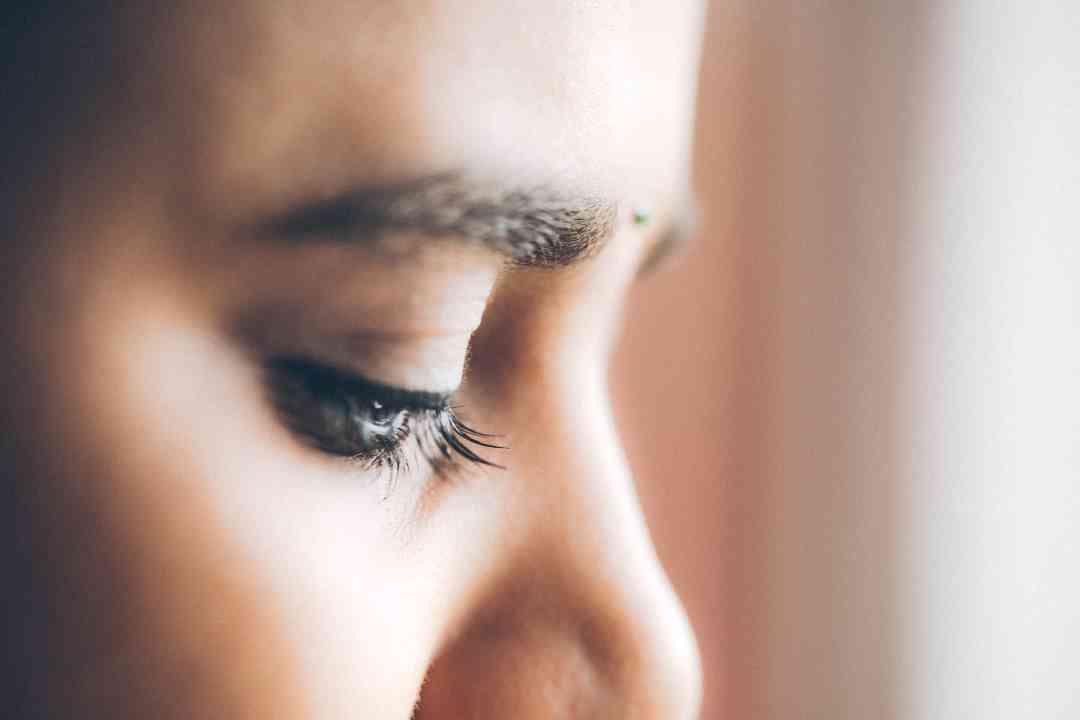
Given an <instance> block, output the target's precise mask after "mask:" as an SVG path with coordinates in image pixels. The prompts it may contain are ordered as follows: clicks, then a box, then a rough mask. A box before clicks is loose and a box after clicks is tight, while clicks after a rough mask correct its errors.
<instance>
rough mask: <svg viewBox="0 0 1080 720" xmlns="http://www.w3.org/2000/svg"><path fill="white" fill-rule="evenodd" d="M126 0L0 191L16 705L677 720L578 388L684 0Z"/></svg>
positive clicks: (628, 225)
mask: <svg viewBox="0 0 1080 720" xmlns="http://www.w3.org/2000/svg"><path fill="white" fill-rule="evenodd" d="M146 5H148V6H153V7H154V8H156V9H154V10H151V9H146V8H143V9H139V8H135V9H132V10H131V11H129V12H126V13H124V14H123V16H116V17H110V18H108V19H107V20H105V19H101V18H98V19H97V21H96V22H95V23H93V24H92V26H91V27H88V29H87V30H86V34H87V38H89V39H88V40H87V41H86V42H85V46H80V47H75V48H74V49H72V48H70V47H69V48H67V49H65V51H64V52H65V57H69V59H68V60H65V62H71V63H74V64H78V65H80V66H81V67H75V66H74V65H73V66H72V68H71V70H70V74H69V77H72V78H77V79H78V82H77V83H75V84H77V85H78V87H73V88H70V89H67V90H65V93H64V95H65V97H64V98H60V99H56V100H55V102H56V103H58V107H62V113H63V117H60V118H58V119H54V120H52V121H50V123H48V127H49V133H50V135H49V137H48V138H40V139H39V140H38V142H40V143H42V144H43V146H47V147H44V149H42V150H41V151H40V154H35V152H37V151H35V152H32V153H26V154H27V155H28V156H31V157H32V159H33V163H32V164H33V168H34V169H33V172H32V173H31V174H30V175H28V176H27V180H26V183H25V184H24V185H23V187H22V189H21V192H22V194H21V195H19V194H16V195H14V196H10V197H9V198H8V200H7V202H9V203H10V204H11V205H10V210H9V215H12V216H17V217H18V227H19V232H20V235H19V236H18V238H17V239H16V240H15V241H14V242H13V243H12V246H11V247H10V248H9V249H8V250H5V251H4V252H5V253H6V255H5V257H10V260H5V262H7V263H8V264H9V265H8V266H9V267H10V268H13V269H12V270H11V271H10V272H9V277H10V278H11V282H10V283H9V288H8V289H7V290H6V292H7V293H8V295H7V296H6V298H7V299H8V302H6V306H7V310H6V311H5V312H6V313H7V316H6V319H5V324H4V326H3V327H4V329H5V333H4V339H3V340H2V341H0V342H2V343H4V345H5V347H3V357H4V358H5V362H7V363H8V366H9V367H8V368H7V370H8V372H7V377H6V378H5V383H7V384H6V385H5V387H4V393H5V400H4V405H5V406H4V408H3V415H2V417H3V419H4V421H5V425H6V427H5V428H4V430H5V449H4V452H5V455H4V458H5V459H4V462H5V463H6V465H7V466H8V467H7V470H8V471H9V472H10V473H11V474H12V475H13V476H14V477H15V480H16V489H17V512H18V521H17V522H18V529H17V533H18V537H19V538H20V540H21V542H22V543H23V547H24V549H25V550H26V552H27V556H28V557H29V558H30V562H31V570H30V575H31V577H32V581H33V586H32V589H33V593H34V594H33V601H32V602H30V603H28V604H27V608H26V613H27V614H26V617H25V619H24V620H23V625H24V632H25V635H26V638H27V642H28V643H29V644H30V646H31V647H32V649H33V655H32V657H31V658H30V659H27V660H26V663H27V665H28V666H29V668H30V670H31V674H32V675H33V677H34V680H35V684H34V692H35V693H36V698H37V699H36V702H37V703H39V704H38V708H39V710H45V711H51V712H55V713H57V714H60V715H64V714H65V713H71V714H77V715H78V716H79V717H109V718H128V717H130V718H136V717H138V718H144V717H156V718H162V717H168V718H172V717H176V718H193V717H203V718H240V717H251V718H301V717H304V718H309V717H310V718H354V717H355V718H409V717H410V714H412V713H415V715H416V717H419V718H425V719H426V718H432V719H435V718H442V717H454V718H486V717H492V718H504V719H505V718H515V719H526V718H533V717H535V718H552V717H575V718H576V717H590V718H591V717H597V718H601V717H605V718H606V717H611V718H630V717H633V718H687V717H691V716H693V715H694V714H695V712H696V706H697V702H698V696H699V677H698V672H699V671H698V668H697V659H696V653H695V648H694V642H693V639H692V636H691V634H690V631H689V629H688V626H687V623H686V619H685V617H684V614H683V612H682V610H681V608H680V607H679V604H678V602H677V600H676V598H675V597H674V594H673V592H672V590H671V588H670V586H669V585H668V583H667V580H666V579H665V577H664V573H663V571H662V569H661V568H660V566H659V565H658V563H657V560H656V557H655V555H654V552H653V549H652V547H651V545H650V542H649V538H648V535H647V532H646V528H645V525H644V523H643V520H642V516H641V513H640V511H639V508H638V506H637V504H636V500H635V497H634V490H633V479H632V477H631V475H630V473H629V472H628V470H627V467H626V464H625V460H624V458H623V455H622V453H621V451H620V449H619V445H618V441H617V438H616V436H615V433H614V430H613V424H612V418H611V414H610V409H609V405H608V399H607V392H606V387H605V385H606V380H605V376H606V366H607V362H608V357H609V354H610V351H611V347H612V342H613V340H614V338H615V336H616V334H617V332H618V328H619V325H620V323H621V322H622V319H621V318H620V308H621V305H622V300H623V296H624V295H625V293H626V292H627V290H628V289H629V288H630V286H631V284H632V283H633V282H634V280H635V278H636V277H637V276H638V275H639V273H640V269H641V268H642V267H643V266H644V265H647V264H649V263H650V261H651V259H652V258H654V257H655V256H656V255H657V254H658V253H662V252H663V250H664V247H665V246H666V245H667V244H668V243H669V242H670V239H671V238H672V237H674V236H675V228H677V227H678V226H679V225H680V224H681V221H682V216H681V214H682V211H683V208H684V207H685V205H686V204H685V197H684V195H685V189H686V170H687V149H688V147H687V146H688V139H689V131H690V120H691V113H692V104H693V103H692V101H693V89H694V88H693V85H694V76H695V63H696V59H697V46H698V31H699V24H700V19H701V18H700V8H699V7H698V6H697V3H696V2H692V1H688V2H672V1H671V0H666V1H664V2H659V1H658V2H615V1H608V0H601V1H599V2H596V1H589V2H586V1H584V0H580V1H579V0H559V1H558V2H556V1H554V0H544V2H536V1H535V0H522V1H521V2H516V1H515V2H507V1H506V0H461V1H460V2H458V1H449V0H409V1H408V2H395V3H383V2H373V1H367V2H335V1H333V0H325V1H317V2H313V1H312V0H288V1H283V2H265V1H263V2H260V1H258V0H249V1H246V2H229V3H215V2H205V3H204V2H194V1H192V2H186V3H179V4H177V3H170V4H168V5H169V7H170V9H169V10H167V11H166V10H164V9H163V8H164V6H165V4H162V5H158V4H156V3H147V4H146ZM58 112H61V111H58ZM630 320H631V321H632V318H631V319H630ZM672 411H677V409H674V410H673V409H672V408H657V409H656V412H657V413H658V414H661V413H669V412H672ZM481 433H488V434H490V435H488V434H481ZM487 445H496V446H505V447H504V448H497V447H487ZM493 464H495V465H499V466H502V467H496V466H494V465H493ZM671 482H678V478H671Z"/></svg>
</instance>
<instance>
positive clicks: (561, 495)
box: [417, 390, 701, 720]
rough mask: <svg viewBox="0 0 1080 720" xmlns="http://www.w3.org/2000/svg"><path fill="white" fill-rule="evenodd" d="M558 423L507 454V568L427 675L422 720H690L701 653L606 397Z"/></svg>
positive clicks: (576, 399)
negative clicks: (510, 463)
mask: <svg viewBox="0 0 1080 720" xmlns="http://www.w3.org/2000/svg"><path fill="white" fill-rule="evenodd" d="M537 407H538V405H533V408H534V411H535V409H536V408H537ZM557 409H558V408H557ZM561 410H562V411H563V412H558V413H557V414H558V417H557V418H556V417H550V418H548V420H547V421H546V422H545V423H544V426H546V427H549V428H551V427H555V428H559V429H558V430H557V431H553V432H550V433H546V434H545V436H544V438H543V439H542V440H537V441H535V442H531V441H530V440H529V439H528V438H520V439H516V440H515V443H514V452H513V460H514V468H517V469H516V470H514V471H513V472H512V477H510V478H507V479H506V481H507V482H509V483H511V484H512V487H513V491H512V492H511V493H510V495H511V500H510V502H509V503H508V505H507V513H508V518H509V519H508V528H509V530H508V532H507V544H506V546H505V547H504V548H502V549H501V550H502V551H503V552H505V555H506V561H505V563H504V564H503V565H502V567H501V570H500V571H499V572H497V573H495V574H494V576H493V577H491V578H490V579H489V580H488V582H487V583H486V586H485V587H484V588H482V590H481V591H479V592H478V594H477V599H476V601H475V602H474V603H473V604H472V605H471V607H470V610H469V611H468V613H467V619H466V620H465V622H463V623H462V627H461V629H460V631H459V632H458V633H456V635H455V638H454V639H453V640H452V641H451V642H450V643H449V645H448V646H447V647H446V649H445V650H444V652H443V653H442V654H441V655H440V656H439V657H438V658H437V659H436V661H435V662H434V663H433V665H432V667H431V668H430V671H429V673H428V678H427V680H426V682H425V684H424V687H423V690H422V693H421V699H420V704H419V706H418V710H417V717H418V718H420V719H421V720H442V719H443V718H475V719H477V720H482V719H483V718H503V719H505V718H516V719H520V720H528V719H530V718H545V719H550V718H620V719H621V718H636V719H637V718H639V719H641V720H650V719H653V718H656V719H660V718H663V719H664V720H669V719H670V720H683V719H689V718H693V717H696V715H697V713H698V706H699V702H700V695H701V674H700V668H699V659H698V653H697V647H696V644H695V642H694V638H693V634H692V632H691V630H690V626H689V623H688V621H687V618H686V615H685V613H684V611H683V610H682V607H681V605H680V604H679V602H678V600H677V598H676V596H675V593H674V591H673V589H672V588H671V586H670V584H669V582H668V580H667V578H666V576H665V574H664V572H663V570H662V569H661V567H660V564H659V562H658V560H657V558H656V555H655V552H654V549H653V547H652V544H651V541H650V540H649V536H648V531H647V529H646V526H645V522H644V519H643V517H642V515H641V511H640V509H639V506H638V503H637V499H636V496H635V493H634V491H633V482H632V478H631V476H630V473H629V472H628V469H627V466H626V463H625V460H624V458H623V455H622V451H621V448H620V447H619V445H618V443H617V441H616V436H615V432H614V429H613V424H612V422H611V420H610V416H609V413H608V411H607V402H606V399H605V398H604V397H603V391H602V390H600V391H596V392H594V393H593V397H583V396H582V395H581V394H580V393H577V392H573V393H569V394H568V395H567V398H566V401H565V402H564V403H563V404H562V408H561ZM537 421H538V418H537V416H536V414H535V412H534V414H533V415H532V416H531V417H530V422H531V423H533V424H534V426H535V423H537Z"/></svg>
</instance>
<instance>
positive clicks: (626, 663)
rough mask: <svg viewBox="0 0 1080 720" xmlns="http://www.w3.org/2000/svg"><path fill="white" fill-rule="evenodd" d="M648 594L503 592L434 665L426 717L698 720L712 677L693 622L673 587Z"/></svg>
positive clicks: (420, 712)
mask: <svg viewBox="0 0 1080 720" xmlns="http://www.w3.org/2000/svg"><path fill="white" fill-rule="evenodd" d="M604 584H607V583H604ZM579 589H580V586H579ZM609 589H610V585H609ZM638 590H639V592H637V593H635V600H634V601H631V602H626V598H625V596H624V597H622V598H620V597H618V596H619V595H621V594H622V593H620V592H616V593H608V594H607V595H606V596H605V597H603V598H596V597H593V598H587V597H583V596H581V595H580V594H578V593H567V592H566V587H565V586H560V585H559V584H558V583H557V582H554V583H553V582H551V579H550V577H548V578H544V579H537V578H534V579H533V580H532V581H529V582H526V583H523V584H519V585H517V587H516V588H515V589H508V588H503V589H500V590H498V591H494V592H493V595H494V596H495V597H496V598H497V599H496V600H494V602H495V603H496V604H494V605H491V606H489V607H488V608H486V609H485V610H483V611H481V612H479V613H477V614H476V615H475V616H474V618H473V621H472V622H471V624H470V626H469V627H468V628H467V630H466V631H465V632H464V633H463V634H461V635H460V636H458V638H457V639H456V641H455V642H454V643H453V644H452V645H451V646H450V647H449V648H447V649H446V651H445V652H444V654H443V655H442V656H441V657H440V658H438V659H437V660H436V661H435V663H433V665H432V667H431V668H430V671H429V673H428V677H427V680H426V682H425V683H424V687H423V690H422V693H421V698H420V702H419V705H418V709H417V713H416V718H417V719H418V720H442V718H464V717H468V718H476V719H477V720H481V719H483V718H506V717H513V718H520V719H521V720H530V719H531V718H537V719H539V718H545V719H546V718H568V719H571V718H573V719H577V718H620V719H622V718H634V719H635V720H693V719H694V718H696V717H697V716H698V713H699V710H700V702H701V694H702V673H701V663H700V658H699V654H698V649H697V644H696V642H695V639H694V636H693V633H692V631H691V629H690V625H689V622H688V621H687V618H686V615H685V613H684V612H683V610H682V607H681V605H680V604H679V603H678V601H677V600H676V598H675V595H674V593H673V592H672V591H671V589H670V587H668V586H667V584H666V581H665V582H664V584H663V585H662V586H653V587H652V588H645V589H642V588H640V586H639V588H638Z"/></svg>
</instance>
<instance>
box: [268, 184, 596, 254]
mask: <svg viewBox="0 0 1080 720" xmlns="http://www.w3.org/2000/svg"><path fill="white" fill-rule="evenodd" d="M616 215H617V206H616V204H615V203H614V202H612V201H610V200H606V199H603V198H600V197H596V196H592V195H590V194H575V193H572V192H567V191H562V190H559V189H556V188H553V187H545V186H541V187H537V188H532V189H528V190H523V189H502V188H499V187H496V186H491V185H487V184H483V183H479V182H475V181H470V180H468V179H466V178H464V177H463V176H462V175H460V174H456V173H450V174H443V175H436V176H432V177H427V178H423V179H420V180H414V181H410V182H406V183H400V184H395V185H383V186H368V187H359V188H354V189H351V190H349V191H347V192H345V193H343V194H340V195H338V196H335V197H332V198H330V199H328V200H321V201H318V202H315V203H309V204H308V205H305V206H304V207H302V208H300V209H298V210H294V211H291V212H288V213H286V214H284V215H283V216H280V217H278V218H276V219H274V220H273V221H271V223H270V229H271V230H272V231H273V232H274V233H275V234H276V235H278V236H280V237H283V238H287V239H288V240H289V241H290V242H327V241H334V242H346V243H371V244H373V245H374V246H377V244H378V240H379V239H380V238H382V237H385V236H386V235H388V234H391V233H404V232H411V233H419V234H422V235H427V236H429V237H435V238H441V237H454V238H458V239H461V240H463V241H465V242H468V243H473V244H477V245H480V246H483V247H487V248H489V249H491V250H493V251H495V252H496V253H498V254H500V255H502V256H504V257H506V258H508V259H509V260H511V261H512V262H513V263H515V264H516V265H521V266H529V267H564V266H568V265H571V264H573V263H575V262H577V261H578V260H581V259H583V258H587V257H589V256H591V255H592V254H594V253H595V252H596V251H597V250H598V249H599V248H600V247H601V246H602V245H603V243H604V242H605V241H606V240H607V239H608V238H609V237H610V236H611V235H612V233H613V230H614V227H615V220H616Z"/></svg>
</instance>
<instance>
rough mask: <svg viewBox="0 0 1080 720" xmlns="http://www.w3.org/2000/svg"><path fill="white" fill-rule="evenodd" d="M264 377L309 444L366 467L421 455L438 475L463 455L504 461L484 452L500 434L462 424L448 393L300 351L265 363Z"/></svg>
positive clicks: (400, 465) (471, 460) (406, 462)
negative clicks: (410, 386)
mask: <svg viewBox="0 0 1080 720" xmlns="http://www.w3.org/2000/svg"><path fill="white" fill-rule="evenodd" d="M267 371H268V372H267V384H268V387H269V389H270V394H271V398H272V400H273V403H274V406H275V407H276V409H277V410H278V414H279V415H280V417H281V418H282V420H283V422H284V423H285V425H286V426H287V427H288V428H289V429H290V430H291V431H292V432H293V433H294V434H295V435H296V436H297V437H298V438H300V439H301V440H302V441H303V442H304V443H305V444H306V445H308V446H309V447H312V448H314V449H316V450H319V451H321V452H323V453H325V454H327V455H331V456H336V457H342V458H348V459H350V460H353V461H356V462H358V463H360V464H361V465H362V466H363V467H364V468H365V469H389V470H391V471H394V472H398V471H404V470H408V469H410V467H411V466H412V461H413V459H414V458H419V459H421V460H423V461H424V462H426V463H428V464H430V466H431V467H432V468H433V469H434V470H435V471H436V472H437V473H438V474H440V475H446V474H448V473H449V472H450V471H451V470H453V469H455V468H456V467H458V466H459V465H460V464H461V463H465V464H476V465H486V466H491V467H500V466H499V465H497V464H495V463H493V462H491V461H489V460H487V459H486V458H485V457H483V456H482V455H481V454H480V453H479V449H480V448H501V447H502V446H500V445H498V444H497V443H496V442H495V440H496V436H494V435H489V434H486V433H482V432H479V431H477V430H474V429H472V428H471V427H469V426H468V425H467V424H465V423H464V422H463V421H462V420H461V419H460V418H459V417H458V416H457V414H456V412H455V409H454V407H453V406H451V404H450V395H448V394H443V393H432V392H426V391H422V390H405V389H402V388H395V387H391V386H388V385H383V384H381V383H377V382H373V381H370V380H366V379H364V378H361V377H360V376H358V375H355V374H352V373H348V372H345V371H342V370H338V369H336V368H332V367H329V366H327V365H323V364H321V363H318V362H313V361H311V360H307V359H303V358H297V357H283V358H277V359H274V360H272V361H270V362H269V363H268V365H267Z"/></svg>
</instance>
